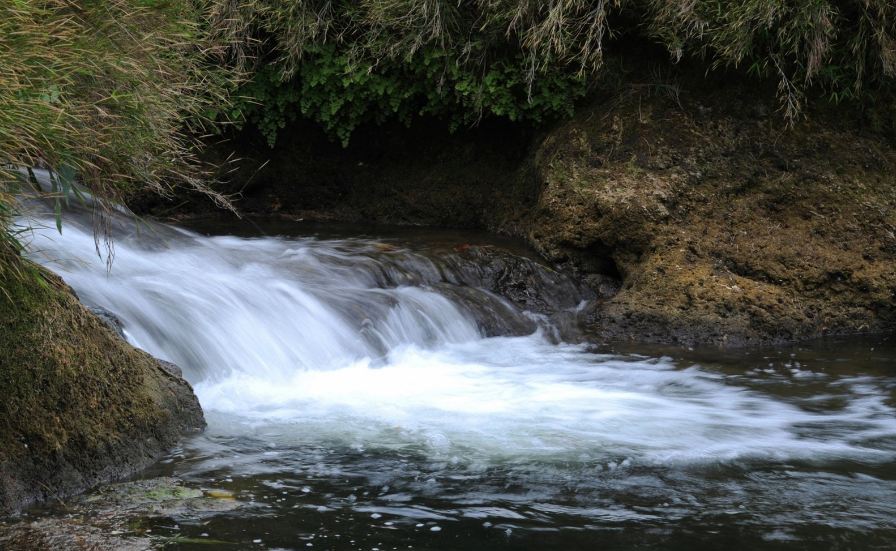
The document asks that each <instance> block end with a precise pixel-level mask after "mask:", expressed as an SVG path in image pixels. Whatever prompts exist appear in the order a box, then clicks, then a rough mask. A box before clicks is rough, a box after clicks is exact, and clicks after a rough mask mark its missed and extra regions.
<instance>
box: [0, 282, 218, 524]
mask: <svg viewBox="0 0 896 551" xmlns="http://www.w3.org/2000/svg"><path fill="white" fill-rule="evenodd" d="M25 272H26V273H25V274H24V276H12V275H9V274H8V273H7V274H6V275H5V276H3V279H2V281H0V282H2V285H0V288H2V289H3V291H4V293H3V295H0V320H2V322H0V323H2V329H0V513H11V512H15V511H18V510H20V509H21V508H23V507H25V506H28V505H30V504H33V503H37V502H42V501H48V500H49V501H61V500H63V499H66V498H67V497H68V496H71V495H73V494H76V493H79V492H82V491H83V490H85V489H87V488H90V487H93V486H96V485H98V484H101V483H104V482H109V481H113V480H119V479H122V478H125V477H128V476H131V475H133V474H134V473H136V472H138V471H140V470H142V469H144V468H146V467H147V466H149V465H150V464H152V463H153V462H154V461H155V460H156V459H157V458H158V457H160V456H161V455H162V454H163V453H164V452H165V451H166V450H167V449H168V448H170V447H172V446H173V445H174V444H176V442H177V441H178V439H179V438H180V437H181V436H182V435H184V434H186V433H191V432H196V431H199V430H201V429H202V428H204V426H205V420H204V418H203V415H202V410H201V408H200V407H199V402H198V400H197V399H196V396H195V395H194V394H193V390H192V388H191V387H190V385H189V384H188V383H187V382H186V381H185V380H184V379H183V378H182V377H180V376H179V374H178V373H177V372H176V371H174V370H172V369H170V368H168V367H166V366H165V365H163V364H162V363H160V362H159V361H158V360H156V359H155V358H153V357H152V356H150V355H149V354H147V353H145V352H143V351H140V350H137V349H135V348H133V347H132V346H130V345H129V344H128V343H126V342H125V341H124V340H123V339H122V338H121V337H120V336H119V335H118V334H116V332H115V331H114V330H113V329H112V328H110V325H112V326H114V324H115V323H116V322H115V320H114V318H112V317H109V316H106V319H105V320H101V319H100V318H99V317H97V315H95V314H94V313H92V312H90V311H88V310H87V308H85V307H84V306H83V305H82V304H81V303H80V302H78V300H77V298H76V297H75V295H74V294H73V293H72V291H71V290H70V289H69V288H68V287H67V286H66V285H65V284H64V283H63V282H62V281H61V280H60V279H59V278H57V277H56V276H53V275H51V274H49V273H47V272H45V271H43V270H39V269H37V268H29V269H27V270H25ZM107 324H109V325H107Z"/></svg>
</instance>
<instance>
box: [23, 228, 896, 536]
mask: <svg viewBox="0 0 896 551" xmlns="http://www.w3.org/2000/svg"><path fill="white" fill-rule="evenodd" d="M259 223H260V224H261V226H264V224H263V223H262V222H259ZM38 225H39V226H43V227H38V228H36V229H35V231H34V235H33V239H32V240H31V243H30V244H29V250H30V251H31V253H30V255H31V257H32V258H33V259H35V260H37V261H38V262H41V263H42V264H44V265H46V266H47V267H48V268H50V269H52V270H54V271H56V272H58V273H59V274H60V275H62V277H63V278H64V279H65V280H66V281H67V282H68V283H69V284H70V285H71V286H72V287H73V288H74V289H75V290H76V292H77V293H78V295H79V296H80V298H81V300H82V301H84V302H85V303H86V304H88V305H91V306H99V307H103V308H106V309H108V310H109V311H111V312H113V313H114V314H115V315H116V316H118V317H119V318H120V319H121V321H122V323H123V326H124V331H125V335H126V337H127V339H128V340H129V341H130V342H131V343H133V344H134V345H135V346H138V347H140V348H143V349H145V350H147V351H149V352H150V353H152V354H153V355H155V356H157V357H159V358H162V359H165V360H168V361H171V362H173V363H175V364H177V365H178V366H180V367H181V368H182V369H183V372H184V376H185V378H186V379H187V380H189V381H190V383H191V384H192V385H193V386H194V389H195V391H196V394H197V396H198V397H199V400H200V402H201V404H202V406H203V409H204V410H205V412H206V417H207V420H208V423H209V426H208V429H207V430H206V431H205V433H203V434H202V435H199V436H195V437H191V438H189V439H187V440H185V441H184V442H183V444H182V446H181V447H180V448H178V449H176V450H174V451H173V452H172V453H171V454H170V455H169V456H168V457H166V458H165V459H163V460H162V461H161V462H160V463H159V464H158V465H157V466H155V467H153V468H152V469H150V470H149V471H148V472H147V473H145V474H144V475H142V477H143V478H146V479H149V478H153V477H173V478H175V479H177V480H179V481H181V482H182V483H183V484H184V485H185V486H187V487H189V488H196V489H199V490H202V491H203V492H206V493H207V494H209V495H213V496H225V497H226V499H227V500H228V502H232V503H233V506H232V507H223V508H215V507H210V508H207V509H203V508H202V507H190V508H184V509H180V510H177V511H175V512H171V513H166V514H162V515H153V514H145V515H142V516H141V518H139V519H135V520H133V521H132V522H130V523H129V524H128V526H129V528H128V530H131V531H133V532H134V533H138V534H139V535H141V536H147V537H150V538H151V541H153V542H154V545H157V546H159V547H164V548H167V549H209V548H210V547H214V548H222V549H244V548H257V549H367V550H387V549H464V550H479V549H482V550H485V549H533V550H534V549H632V548H639V549H682V550H684V549H689V550H692V549H718V548H723V547H725V548H729V549H892V548H894V546H896V463H894V460H896V370H894V363H896V346H894V344H893V342H892V341H890V340H887V339H885V338H878V339H846V340H836V341H826V342H818V343H811V344H805V345H800V346H788V347H778V348H775V349H758V350H747V351H727V352H723V351H712V350H696V351H686V350H664V349H659V348H655V347H646V346H645V347H631V348H627V349H621V348H618V347H617V348H607V347H603V346H596V345H600V344H601V343H588V342H587V339H584V341H585V342H580V341H582V340H583V339H571V338H567V336H566V335H567V332H565V331H563V330H561V328H559V327H558V323H559V322H558V321H557V320H558V319H561V318H562V319H571V318H574V317H575V315H576V312H577V311H578V309H580V308H581V306H582V305H583V304H584V303H585V302H586V301H587V300H590V297H588V296H587V294H583V293H580V292H579V290H577V289H576V287H575V286H574V285H572V284H569V285H567V284H566V283H564V282H561V281H560V280H559V279H558V280H557V281H558V282H559V283H556V284H552V285H549V286H546V287H545V289H543V290H540V292H543V293H552V292H554V293H557V296H555V297H551V300H549V301H547V302H549V303H550V304H551V305H553V306H554V307H555V310H556V311H557V313H558V315H559V316H560V317H559V318H558V317H557V316H552V315H548V314H546V313H545V312H533V311H526V309H525V308H524V307H521V306H520V304H519V303H518V302H514V301H512V300H508V299H507V298H505V297H503V296H501V295H500V294H498V293H496V292H495V291H494V290H492V289H487V288H486V287H481V286H477V285H479V283H477V282H480V281H487V280H488V279H489V274H487V273H480V272H479V271H477V266H476V265H475V264H471V263H470V262H469V261H465V260H464V259H463V255H462V254H460V252H462V251H464V250H466V248H468V247H469V246H471V244H472V245H475V246H480V245H489V246H492V247H497V248H498V249H500V250H502V251H510V252H509V253H508V254H513V255H518V256H526V255H528V253H527V251H525V249H524V248H523V247H521V246H519V245H516V244H513V243H509V242H508V243H505V242H500V241H495V240H494V238H488V237H485V236H480V235H476V234H465V233H455V232H438V231H430V230H422V229H421V230H406V229H405V230H400V231H397V230H391V229H388V228H387V229H382V228H350V227H349V228H346V227H340V228H336V227H328V226H315V225H307V224H299V223H295V224H283V223H282V222H281V223H279V224H273V225H269V226H266V227H257V226H250V227H241V228H240V229H234V228H226V227H225V228H222V227H221V226H220V225H214V224H213V225H210V226H209V225H207V226H204V227H203V226H195V227H194V229H193V230H186V229H182V228H177V227H173V226H165V225H159V224H143V223H141V224H135V223H134V222H133V221H126V220H124V219H122V220H118V221H117V222H116V225H115V227H114V228H113V234H114V236H115V244H114V262H113V263H112V265H111V269H107V264H106V261H105V259H102V258H99V257H98V256H97V253H96V243H95V240H94V235H93V229H92V225H91V223H90V222H89V220H88V219H86V218H84V219H81V220H78V219H77V218H75V219H73V220H72V221H68V220H67V221H66V224H65V226H64V227H63V231H62V234H61V235H60V234H59V233H58V232H57V231H56V229H55V227H54V222H53V221H52V219H51V218H45V219H43V220H42V224H38ZM490 239H491V241H489V240H490ZM502 254H503V253H502ZM535 262H537V260H535ZM558 277H559V276H558ZM482 285H484V283H483V284H482ZM558 290H559V291H558ZM535 291H539V290H538V289H535ZM560 291H562V292H560ZM39 514H41V515H53V514H61V513H54V512H53V511H52V510H49V511H44V512H41V513H39ZM204 540H207V541H204Z"/></svg>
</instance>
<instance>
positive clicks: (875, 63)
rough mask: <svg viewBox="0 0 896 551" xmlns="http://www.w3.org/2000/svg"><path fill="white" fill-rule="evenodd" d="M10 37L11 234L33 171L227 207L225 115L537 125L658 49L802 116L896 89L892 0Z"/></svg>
mask: <svg viewBox="0 0 896 551" xmlns="http://www.w3.org/2000/svg"><path fill="white" fill-rule="evenodd" d="M0 37H2V38H0V67H2V70H0V106H2V109H0V167H2V168H0V224H3V225H4V226H8V221H9V220H10V218H11V217H12V216H13V215H14V213H13V210H12V209H13V202H12V196H13V195H15V194H16V193H17V192H19V191H20V190H21V188H22V187H23V186H26V187H27V186H28V185H29V183H28V182H29V180H30V181H31V184H32V185H33V184H34V181H33V180H34V179H33V178H29V177H27V176H23V174H22V173H21V172H20V168H21V167H35V166H44V167H49V168H50V169H52V173H51V174H52V179H51V183H52V187H53V189H54V191H55V192H56V194H57V195H58V197H57V201H58V200H61V197H62V196H63V195H65V193H64V192H66V191H67V190H70V189H73V183H74V180H75V179H77V180H78V181H79V182H80V183H81V184H82V185H83V187H84V188H86V189H87V190H88V191H89V192H91V193H92V194H93V195H95V196H96V197H97V198H98V199H99V200H100V201H101V204H102V205H107V206H108V205H109V204H111V203H112V202H115V201H117V200H119V199H120V198H121V197H122V196H123V195H125V194H127V193H128V192H129V191H131V190H134V189H139V190H143V191H145V190H149V191H152V192H156V193H161V194H166V193H167V192H168V191H169V190H170V187H171V186H172V185H173V184H174V183H177V184H186V185H188V186H191V187H193V188H194V189H197V190H200V191H202V192H204V193H207V194H210V195H212V196H213V197H214V198H215V199H216V200H217V201H218V202H219V203H222V204H225V203H226V200H225V199H224V198H223V197H220V196H215V195H214V194H213V193H212V192H211V191H210V190H209V188H208V187H207V186H206V185H205V184H204V183H203V181H204V179H203V177H202V174H201V171H199V172H197V168H196V166H197V165H196V163H195V159H194V153H195V147H194V145H195V137H196V136H198V135H201V134H203V133H204V132H206V131H208V130H209V126H208V119H209V118H215V119H216V120H217V121H219V122H220V121H221V120H224V121H226V120H231V119H234V120H237V121H241V122H242V123H243V124H245V123H247V122H248V123H251V124H255V125H257V126H258V127H259V128H260V130H261V131H262V132H263V133H264V134H265V135H266V136H267V138H268V140H269V141H270V143H272V144H273V143H274V141H275V140H276V134H277V131H278V130H279V129H280V128H283V127H284V126H285V125H286V124H287V122H288V121H290V120H291V119H293V118H295V117H297V116H303V117H307V118H310V119H312V120H315V121H317V122H319V123H320V124H321V125H323V127H324V128H325V129H326V130H327V131H328V132H329V133H330V134H331V135H332V136H333V137H334V138H336V139H338V140H340V141H342V142H343V143H347V141H348V140H349V138H350V136H351V133H352V131H353V130H354V129H355V128H356V127H357V126H358V125H360V124H363V123H365V122H375V123H376V122H383V121H384V120H386V119H389V118H395V119H398V120H402V121H405V122H410V121H411V120H413V118H414V117H416V116H419V115H429V116H436V117H441V118H444V119H447V120H448V121H449V122H450V125H451V127H452V128H457V127H460V126H466V125H472V124H475V123H476V121H478V120H479V119H480V118H481V117H487V116H499V117H506V118H509V119H511V120H517V121H528V122H531V123H536V124H537V123H540V122H543V121H545V120H550V119H555V118H558V117H563V116H566V115H568V114H569V113H570V112H571V111H572V109H573V106H574V105H575V102H576V100H578V99H579V98H581V97H582V96H584V95H585V94H586V92H587V91H588V90H589V88H593V87H595V86H601V85H606V84H607V83H608V82H610V78H609V77H611V76H612V72H611V71H607V70H606V67H607V66H609V65H612V64H611V63H607V62H608V61H612V60H613V59H618V58H622V57H627V58H629V59H631V58H632V57H634V56H635V54H634V53H633V52H632V51H631V50H632V49H634V48H636V47H643V46H645V45H646V46H648V47H650V46H651V45H653V46H657V45H659V46H662V47H664V48H665V49H666V50H668V52H669V57H670V61H672V62H674V61H677V60H681V59H685V58H688V59H692V60H702V61H701V62H702V63H704V64H705V65H706V66H707V68H716V69H718V68H733V69H737V70H739V71H740V72H741V73H744V74H752V75H755V76H757V77H759V78H764V79H774V81H775V82H777V85H778V91H779V98H780V102H781V106H782V110H783V111H784V114H785V115H786V117H788V118H790V119H793V118H795V117H798V116H800V114H801V113H803V112H804V107H805V105H806V103H807V101H808V98H816V97H826V98H828V99H829V100H832V101H834V102H840V101H855V102H859V103H860V104H861V103H862V102H865V103H867V104H870V103H871V101H870V100H869V99H868V98H875V97H877V98H882V97H886V98H892V97H893V95H894V93H893V92H894V89H896V87H894V79H896V4H894V3H893V2H892V1H891V0H792V1H787V2H784V1H781V0H737V1H735V0H688V1H685V2H682V1H680V0H553V1H551V2H539V1H534V0H460V1H458V0H362V1H360V2H357V1H346V0H243V1H233V0H186V1H183V2H174V1H171V0H130V1H129V0H9V1H7V2H3V3H2V5H0ZM633 45H635V46H633ZM244 71H248V74H249V75H250V76H251V78H249V79H248V80H246V81H245V84H244V86H243V87H242V89H241V91H240V93H239V94H237V96H236V98H237V99H236V100H235V101H233V102H231V103H228V102H227V100H226V98H227V92H228V90H230V89H231V88H232V86H233V85H234V83H235V82H237V81H240V80H241V75H243V74H244ZM887 101H888V103H887V104H886V105H892V101H893V100H892V99H888V100H887ZM0 235H2V238H0V240H2V241H3V244H2V245H0V255H5V256H10V255H12V256H15V255H17V251H18V249H17V247H18V245H17V242H16V240H15V235H14V232H6V233H3V232H0ZM4 265H6V263H0V266H4Z"/></svg>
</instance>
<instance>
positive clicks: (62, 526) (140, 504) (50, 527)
mask: <svg viewBox="0 0 896 551" xmlns="http://www.w3.org/2000/svg"><path fill="white" fill-rule="evenodd" d="M243 505H244V504H243V503H242V502H241V501H238V500H237V499H236V498H235V497H234V496H233V495H232V494H230V493H229V492H226V491H223V490H215V491H208V492H206V491H203V490H201V489H199V488H194V487H191V486H187V485H185V484H184V483H183V482H182V481H181V480H179V479H176V478H172V477H162V478H152V479H147V480H137V481H134V482H125V483H122V484H111V485H108V486H104V487H103V488H101V489H99V490H97V491H95V492H93V493H91V494H88V495H85V496H82V497H80V498H76V499H74V500H73V501H71V502H70V503H67V504H66V507H65V510H64V515H61V514H59V515H53V516H51V515H47V514H46V513H45V516H44V517H43V518H41V519H40V520H37V521H31V520H28V519H23V520H20V521H16V520H10V521H8V522H7V523H0V548H3V549H7V548H8V549H18V550H23V551H28V550H34V551H43V550H46V549H70V548H72V545H73V542H78V547H77V548H78V549H90V550H91V551H119V550H124V551H138V550H139V551H144V550H149V549H157V548H161V547H165V545H166V544H170V543H172V542H171V541H170V538H165V537H163V536H160V535H155V534H153V533H151V532H148V531H147V530H146V529H145V527H146V526H150V525H152V524H153V523H152V522H149V521H152V520H155V521H162V520H164V521H165V522H166V523H169V524H176V523H178V522H182V521H184V520H186V519H190V520H195V519H196V518H198V517H203V516H206V515H215V514H221V513H226V512H228V511H233V510H235V509H237V508H239V507H241V506H243ZM176 539H177V541H176V542H174V543H177V542H180V539H178V538H176ZM202 543H204V544H206V545H215V544H216V543H220V542H215V541H214V540H207V541H203V542H202Z"/></svg>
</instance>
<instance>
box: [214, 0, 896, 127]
mask: <svg viewBox="0 0 896 551" xmlns="http://www.w3.org/2000/svg"><path fill="white" fill-rule="evenodd" d="M212 21H213V26H214V27H215V28H216V29H218V32H219V33H221V34H222V35H225V36H227V37H228V40H229V41H230V43H231V44H234V45H235V46H234V48H233V49H232V51H231V56H232V57H233V58H234V59H238V60H240V61H241V62H242V63H245V64H247V65H252V64H253V59H254V60H256V62H257V65H256V66H257V67H258V68H259V70H258V73H257V76H256V79H255V80H254V81H253V82H252V83H251V84H250V85H248V86H247V88H246V89H245V90H244V94H245V96H246V99H244V100H243V101H242V102H241V103H239V104H238V105H237V109H236V112H235V113H234V114H236V115H244V116H246V117H247V118H248V119H249V120H250V121H253V122H256V123H257V124H259V126H260V127H261V128H262V130H263V132H264V133H265V134H266V135H267V136H268V138H269V139H273V138H274V136H275V134H276V130H277V129H278V128H280V127H281V125H283V124H285V123H286V122H287V121H289V120H290V119H291V118H292V117H295V116H297V115H298V114H303V115H305V116H308V117H311V118H312V119H315V120H318V121H319V122H321V123H322V124H323V125H324V127H325V128H327V129H328V130H329V131H330V132H331V133H332V134H333V135H334V136H335V137H337V138H338V139H340V140H341V141H343V142H345V141H346V140H347V137H348V136H349V135H350V133H351V131H352V129H354V128H355V127H356V126H357V124H359V123H360V122H363V121H367V120H372V121H376V120H379V119H381V118H383V117H386V116H388V117H397V118H399V119H401V120H407V118H408V117H409V116H413V115H416V114H419V113H426V114H435V115H438V116H442V117H445V118H448V119H449V120H450V121H452V124H455V125H463V124H468V123H470V122H472V121H475V120H477V119H478V118H479V117H481V116H502V117H508V118H511V119H514V120H525V121H531V122H536V123H537V122H538V121H540V120H542V119H545V118H552V117H555V116H557V115H562V114H563V113H565V112H567V111H568V110H569V108H570V106H571V105H573V104H574V102H575V100H576V99H577V98H578V97H580V96H581V95H582V92H583V90H584V89H585V85H586V84H587V85H588V86H589V87H590V86H596V85H600V81H601V79H602V78H604V76H605V75H606V74H607V72H601V67H602V66H603V64H604V62H605V57H606V55H609V54H606V51H605V47H606V46H608V45H610V44H612V43H613V41H614V38H615V37H617V36H620V35H623V36H626V37H627V39H628V42H626V44H641V45H643V44H645V43H654V44H659V45H662V46H664V47H665V48H667V49H668V51H669V53H670V55H671V59H672V61H677V60H680V59H683V58H685V57H690V58H698V59H703V60H705V63H707V65H708V67H709V68H720V67H729V68H734V69H738V70H743V71H745V72H746V73H748V74H752V75H754V76H757V77H759V78H763V79H774V80H775V81H777V83H778V91H779V94H778V96H779V99H780V103H781V106H782V109H783V110H784V112H785V115H786V116H787V117H788V118H789V119H791V120H793V119H794V118H796V117H797V116H799V115H800V114H801V113H802V112H803V107H804V105H805V103H806V101H808V98H817V97H827V98H828V99H830V100H831V101H834V102H841V101H857V102H865V103H868V104H870V103H871V102H873V99H872V98H873V97H874V96H876V95H878V94H879V93H881V91H884V93H887V91H888V90H892V89H893V88H894V78H896V2H893V1H892V0H793V1H787V2H784V1H778V0H775V1H771V0H691V1H688V2H682V1H680V0H554V1H552V2H539V1H536V0H461V1H457V0H362V1H360V2H357V1H335V0H305V1H301V2H298V1H291V0H246V1H243V2H237V3H234V2H226V1H224V0H221V1H219V2H216V5H215V11H214V16H213V18H212ZM632 38H636V40H635V41H632V40H631V39H632ZM619 50H620V49H619V48H617V51H618V54H616V55H622V56H629V57H632V56H636V55H637V52H629V51H619ZM252 102H257V103H258V104H260V105H252ZM296 107H298V109H296ZM268 110H270V112H267V111H268Z"/></svg>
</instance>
